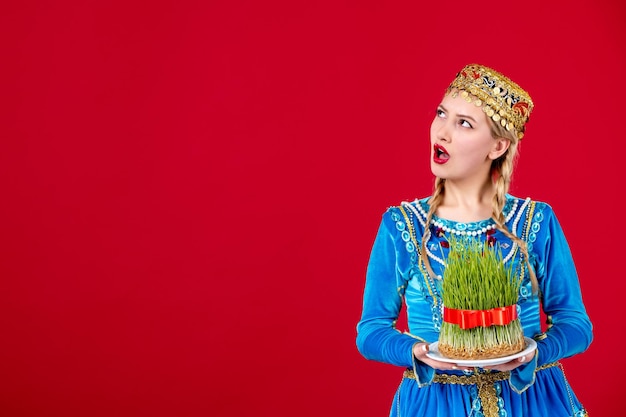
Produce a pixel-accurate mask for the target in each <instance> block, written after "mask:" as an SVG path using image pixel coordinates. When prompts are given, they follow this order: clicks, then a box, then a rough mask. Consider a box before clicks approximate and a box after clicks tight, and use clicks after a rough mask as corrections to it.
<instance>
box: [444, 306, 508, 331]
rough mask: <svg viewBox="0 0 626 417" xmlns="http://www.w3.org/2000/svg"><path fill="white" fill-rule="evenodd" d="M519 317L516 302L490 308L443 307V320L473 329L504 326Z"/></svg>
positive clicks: (463, 327) (462, 327)
mask: <svg viewBox="0 0 626 417" xmlns="http://www.w3.org/2000/svg"><path fill="white" fill-rule="evenodd" d="M516 318H517V306H516V305H515V304H513V305H510V306H506V307H496V308H491V309H489V310H457V309H455V308H448V307H444V308H443V321H445V322H446V323H452V324H458V325H459V327H460V328H461V329H471V328H474V327H478V326H482V327H489V326H504V325H507V324H509V323H510V322H512V321H513V320H515V319H516Z"/></svg>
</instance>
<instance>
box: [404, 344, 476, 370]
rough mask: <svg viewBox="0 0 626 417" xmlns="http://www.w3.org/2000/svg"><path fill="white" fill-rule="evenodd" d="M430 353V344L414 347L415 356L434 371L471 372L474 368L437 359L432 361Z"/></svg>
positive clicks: (415, 345)
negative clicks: (428, 354)
mask: <svg viewBox="0 0 626 417" xmlns="http://www.w3.org/2000/svg"><path fill="white" fill-rule="evenodd" d="M427 353H428V343H416V344H414V345H413V356H415V359H417V360H419V361H420V362H424V363H425V364H426V365H428V366H430V367H431V368H434V369H439V370H442V371H471V370H473V369H474V368H473V367H471V366H460V365H457V364H456V363H448V362H442V361H438V360H435V359H431V358H429V357H428V356H426V354H427Z"/></svg>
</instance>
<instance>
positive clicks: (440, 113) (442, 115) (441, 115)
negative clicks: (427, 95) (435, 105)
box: [436, 109, 446, 118]
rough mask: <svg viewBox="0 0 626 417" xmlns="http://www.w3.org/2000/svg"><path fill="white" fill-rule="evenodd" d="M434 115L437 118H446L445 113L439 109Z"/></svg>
mask: <svg viewBox="0 0 626 417" xmlns="http://www.w3.org/2000/svg"><path fill="white" fill-rule="evenodd" d="M436 113H437V117H442V118H443V117H446V113H445V112H444V111H443V110H441V109H437V112H436Z"/></svg>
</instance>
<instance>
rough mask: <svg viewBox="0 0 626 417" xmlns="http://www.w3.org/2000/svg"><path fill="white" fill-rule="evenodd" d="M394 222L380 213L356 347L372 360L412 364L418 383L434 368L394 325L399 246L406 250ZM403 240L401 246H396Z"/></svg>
mask: <svg viewBox="0 0 626 417" xmlns="http://www.w3.org/2000/svg"><path fill="white" fill-rule="evenodd" d="M395 232H396V226H395V223H394V221H393V220H392V219H391V214H390V212H389V211H388V212H387V213H386V214H385V215H384V216H383V221H382V222H381V225H380V228H379V230H378V234H377V236H376V239H375V241H374V245H373V247H372V252H371V255H370V260H369V264H368V267H367V274H366V283H365V291H364V296H363V311H362V315H361V320H360V321H359V323H358V325H357V339H356V343H357V347H358V349H359V351H360V352H361V354H362V355H363V356H364V357H365V358H367V359H371V360H376V361H379V362H385V363H390V364H393V365H397V366H403V367H412V368H413V369H414V371H415V373H416V375H417V377H418V383H420V384H422V383H428V382H430V381H431V380H432V377H433V375H434V370H433V369H432V368H430V367H429V366H427V365H425V364H423V363H422V362H419V361H417V360H415V358H414V356H413V345H414V344H415V343H418V342H420V341H424V340H421V339H420V338H416V337H414V336H412V335H409V334H405V333H402V332H400V331H398V330H397V329H396V327H395V323H396V321H397V319H398V315H399V313H400V310H401V308H402V302H403V300H402V296H403V292H404V288H405V280H404V278H403V277H402V274H401V272H400V270H399V266H398V256H399V253H398V250H402V251H404V250H405V245H404V242H403V241H402V240H401V239H397V238H396V236H397V233H395ZM400 244H402V246H401V247H398V246H399V245H400Z"/></svg>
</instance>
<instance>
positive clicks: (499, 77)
mask: <svg viewBox="0 0 626 417" xmlns="http://www.w3.org/2000/svg"><path fill="white" fill-rule="evenodd" d="M458 90H461V91H460V92H459V91H458ZM448 92H453V94H454V95H455V96H456V94H459V93H460V94H461V97H463V98H464V99H465V100H466V101H467V102H473V103H474V104H475V105H476V106H478V107H482V109H483V111H484V112H485V114H486V115H487V116H488V117H490V118H491V119H492V120H493V121H494V122H496V123H499V124H500V125H501V126H502V127H504V128H506V130H508V131H511V130H512V129H515V132H516V133H517V137H518V138H519V139H522V137H523V136H524V131H525V127H526V122H528V118H529V117H530V112H531V111H532V109H533V107H534V105H533V101H532V99H531V98H530V95H528V93H527V92H526V91H524V90H523V89H522V88H521V87H520V86H519V85H517V84H516V83H514V82H513V81H512V80H511V79H509V78H508V77H506V76H505V75H503V74H501V73H499V72H497V71H495V70H493V69H491V68H488V67H485V66H483V65H478V64H470V65H467V66H465V68H463V69H462V70H461V71H459V73H458V74H457V75H456V78H455V79H454V81H452V83H451V84H450V87H448Z"/></svg>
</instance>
